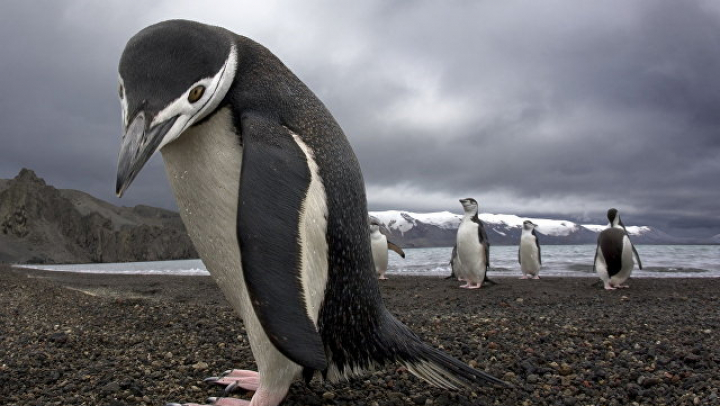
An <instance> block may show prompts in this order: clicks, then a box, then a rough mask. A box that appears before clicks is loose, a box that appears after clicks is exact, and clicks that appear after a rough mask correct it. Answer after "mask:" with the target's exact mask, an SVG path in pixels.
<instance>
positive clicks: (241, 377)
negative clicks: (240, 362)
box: [203, 369, 260, 394]
mask: <svg viewBox="0 0 720 406" xmlns="http://www.w3.org/2000/svg"><path fill="white" fill-rule="evenodd" d="M203 381H204V382H207V383H210V384H213V385H224V386H225V390H224V392H225V394H228V393H230V392H233V391H235V390H237V389H238V388H242V389H245V390H248V391H252V392H255V391H257V390H258V388H259V387H260V375H259V374H258V373H257V372H255V371H247V370H243V369H233V370H228V371H225V372H223V373H222V374H221V375H220V376H219V377H217V376H211V377H209V378H205V379H204V380H203Z"/></svg>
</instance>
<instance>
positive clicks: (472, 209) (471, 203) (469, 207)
mask: <svg viewBox="0 0 720 406" xmlns="http://www.w3.org/2000/svg"><path fill="white" fill-rule="evenodd" d="M460 204H462V206H463V209H464V210H465V213H477V211H478V202H477V201H476V200H475V199H473V198H472V197H468V198H466V199H460Z"/></svg>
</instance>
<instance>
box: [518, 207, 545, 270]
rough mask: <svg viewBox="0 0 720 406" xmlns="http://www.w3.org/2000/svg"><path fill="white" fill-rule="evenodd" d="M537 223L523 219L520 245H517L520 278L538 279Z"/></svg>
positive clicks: (538, 246)
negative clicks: (520, 271)
mask: <svg viewBox="0 0 720 406" xmlns="http://www.w3.org/2000/svg"><path fill="white" fill-rule="evenodd" d="M535 227H537V224H535V223H533V222H532V221H530V220H525V221H523V230H522V234H521V235H520V247H518V262H520V270H522V274H523V276H522V277H521V278H520V279H530V278H532V279H540V266H541V265H542V258H541V255H540V240H539V239H538V236H537V234H535Z"/></svg>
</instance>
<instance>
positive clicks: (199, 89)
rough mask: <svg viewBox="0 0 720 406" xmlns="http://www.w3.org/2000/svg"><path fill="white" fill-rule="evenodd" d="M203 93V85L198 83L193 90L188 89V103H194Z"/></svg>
mask: <svg viewBox="0 0 720 406" xmlns="http://www.w3.org/2000/svg"><path fill="white" fill-rule="evenodd" d="M203 93H205V86H203V85H199V86H195V87H194V88H193V90H191V91H190V94H189V95H188V101H189V102H190V103H195V102H196V101H198V100H200V98H201V97H202V95H203Z"/></svg>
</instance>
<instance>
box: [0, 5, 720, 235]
mask: <svg viewBox="0 0 720 406" xmlns="http://www.w3.org/2000/svg"><path fill="white" fill-rule="evenodd" d="M257 3H260V2H236V1H227V2H214V3H212V5H210V4H207V3H198V2H190V1H167V2H156V3H154V5H152V6H148V5H146V4H145V3H141V2H136V3H132V2H127V1H123V2H120V1H108V2H102V3H98V4H95V3H88V2H81V1H66V2H52V1H46V2H22V3H20V2H17V3H15V2H13V3H11V2H3V3H0V22H2V24H0V53H1V54H2V55H3V57H2V58H0V73H2V78H3V79H2V84H3V90H4V92H3V94H4V95H3V97H0V123H2V124H3V125H2V128H1V129H0V145H2V147H1V148H0V177H2V178H8V177H12V176H14V175H15V174H16V173H17V172H18V171H19V169H20V168H21V167H30V168H33V169H35V170H36V171H37V172H38V174H39V175H40V176H42V177H45V178H46V179H47V180H48V182H50V183H52V184H54V185H56V186H58V187H62V188H74V189H81V190H85V191H87V192H90V193H92V194H94V195H96V196H98V197H100V198H102V199H105V200H109V201H112V202H113V203H116V204H124V205H133V204H140V203H143V204H151V205H157V206H162V207H169V208H172V207H174V203H173V200H172V195H171V192H170V190H169V187H168V185H167V181H166V180H165V178H164V177H165V175H164V171H163V169H162V162H161V160H160V159H159V157H156V158H154V159H153V160H152V161H151V163H150V165H149V166H148V167H147V168H145V170H144V171H143V173H141V174H140V176H139V177H138V179H137V180H136V182H135V183H134V184H133V186H132V187H131V188H130V189H129V191H128V193H127V195H126V197H125V198H123V199H122V200H117V199H116V198H114V196H113V189H114V179H115V165H116V162H115V161H116V157H117V148H118V144H119V138H120V108H119V103H118V101H117V100H116V86H117V61H118V59H119V56H120V53H121V52H122V49H123V47H124V45H125V42H126V41H127V39H128V38H130V37H131V36H132V35H133V34H134V33H135V32H137V31H138V30H140V29H141V28H143V27H144V26H146V25H149V24H151V23H154V22H157V21H160V20H164V19H170V18H188V19H194V20H199V21H203V22H206V23H210V24H215V25H221V26H224V27H226V28H228V29H231V30H233V31H235V32H237V33H239V34H242V35H246V36H248V37H251V38H253V39H255V40H257V41H258V42H260V43H262V44H263V45H265V46H267V47H268V48H270V49H271V50H272V51H273V52H275V53H276V54H277V55H278V56H279V57H280V58H281V59H282V60H283V61H284V62H285V63H286V64H287V65H288V66H289V67H290V68H291V69H292V70H293V71H294V72H295V73H296V74H297V75H298V76H299V77H300V78H301V79H302V80H304V81H305V83H306V84H308V86H309V87H310V88H311V89H313V90H314V91H315V92H316V93H317V94H318V96H319V97H320V98H321V99H322V100H323V102H324V103H325V104H326V105H327V106H328V108H329V109H330V110H331V111H332V113H333V114H334V115H335V117H336V118H337V119H338V121H339V122H340V124H341V125H342V126H343V128H344V130H345V132H346V134H347V135H348V137H349V138H350V140H351V143H352V144H353V147H354V149H355V152H356V154H357V155H358V157H359V159H360V162H361V165H362V167H363V173H364V176H365V180H366V182H367V190H368V199H369V206H370V208H371V209H374V210H383V209H408V210H415V211H434V210H451V211H457V212H459V211H460V206H459V203H458V201H457V199H458V198H461V197H468V196H472V197H475V198H476V199H478V201H480V204H481V206H482V208H483V209H484V210H485V211H490V212H503V213H514V214H519V215H533V216H537V215H544V216H556V217H565V218H572V219H576V220H587V221H593V222H599V221H602V220H603V218H604V212H605V211H606V210H607V208H609V207H610V206H615V207H618V208H620V209H621V211H622V212H623V213H625V215H624V218H626V219H627V223H634V224H638V223H645V224H652V225H656V226H658V227H661V228H665V229H667V230H668V231H674V232H676V233H679V234H687V235H698V236H701V235H702V236H705V235H712V234H716V233H720V212H718V209H717V207H718V205H717V202H718V201H720V187H718V186H720V181H718V178H719V177H720V176H719V175H720V159H719V158H720V136H718V130H720V114H718V112H717V110H718V108H719V107H718V106H720V82H719V81H717V80H716V79H715V78H716V76H717V72H720V52H719V51H718V50H720V7H719V6H717V3H714V2H711V1H687V2H682V3H679V2H674V1H669V0H668V1H654V2H626V1H610V2H594V3H591V2H574V1H569V0H568V1H556V2H541V3H540V2H513V1H506V2H466V1H460V0H458V1H450V2H431V1H418V2H381V1H367V2H329V1H328V2H323V1H311V2H292V1H282V2H281V1H274V2H273V1H270V2H262V4H257Z"/></svg>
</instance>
